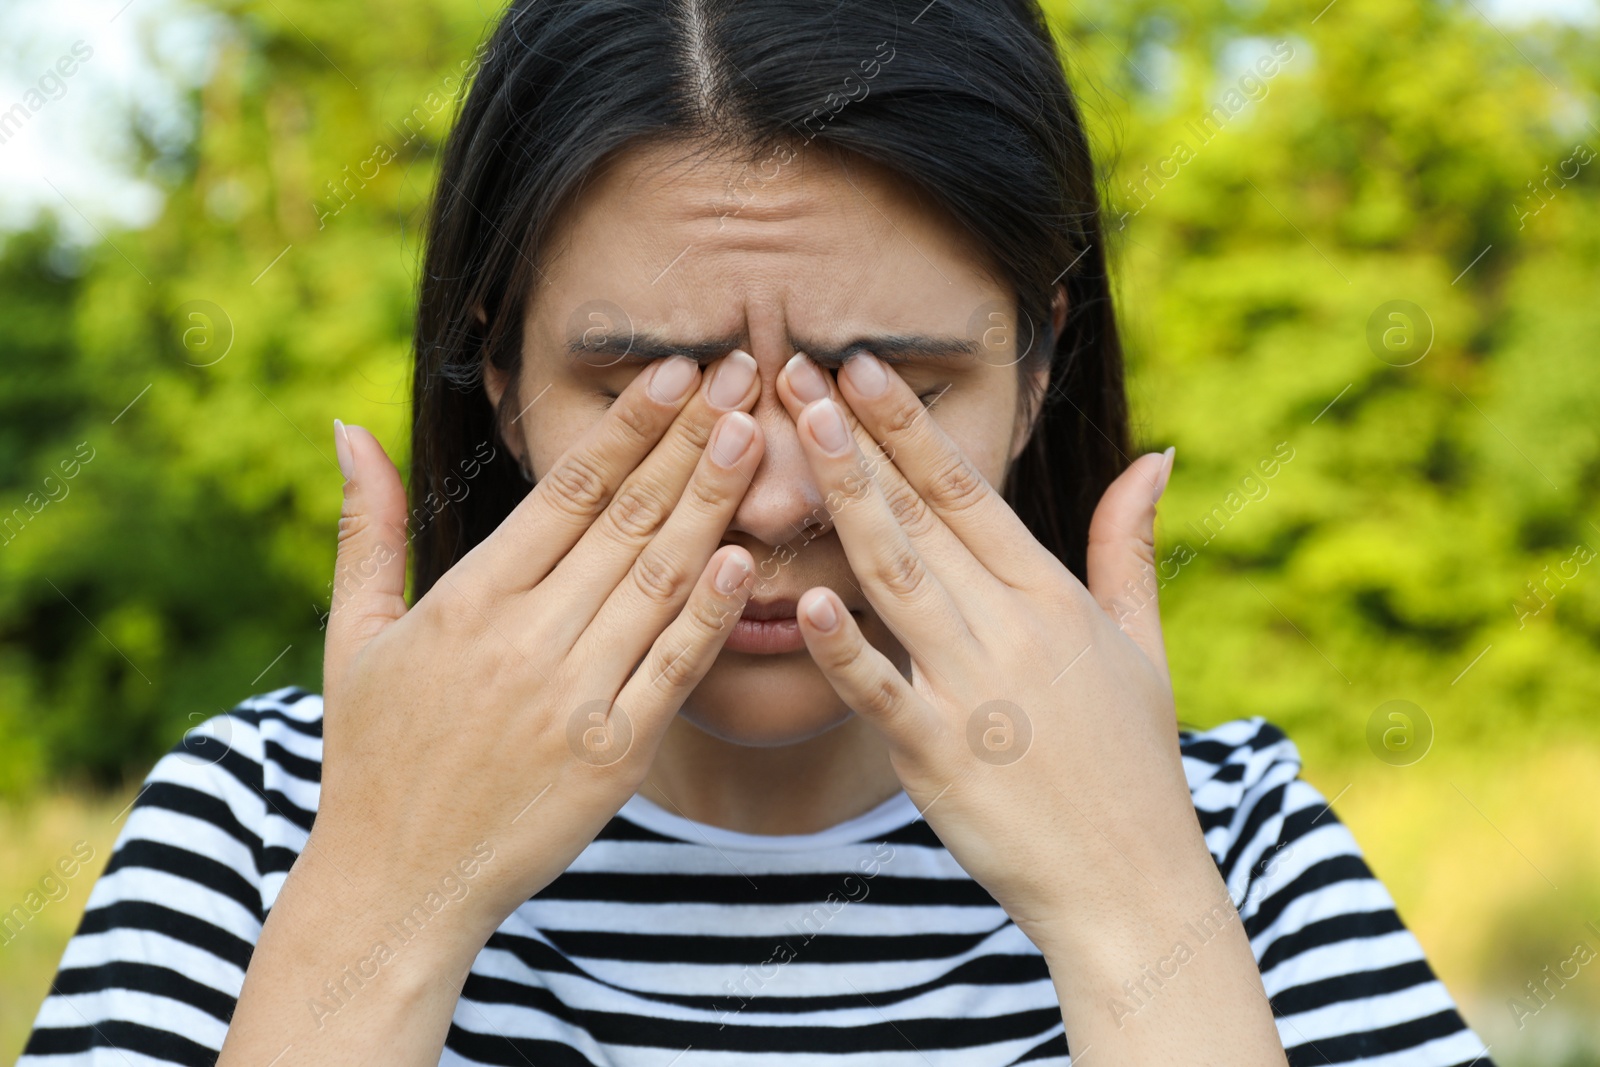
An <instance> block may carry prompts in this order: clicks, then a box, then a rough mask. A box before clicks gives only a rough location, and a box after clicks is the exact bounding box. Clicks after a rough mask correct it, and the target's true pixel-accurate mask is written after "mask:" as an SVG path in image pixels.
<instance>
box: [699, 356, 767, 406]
mask: <svg viewBox="0 0 1600 1067" xmlns="http://www.w3.org/2000/svg"><path fill="white" fill-rule="evenodd" d="M755 379H756V360H755V357H754V356H752V355H751V354H750V353H748V352H745V351H744V350H742V349H738V348H735V349H734V350H733V351H732V352H729V353H728V355H727V357H726V358H725V359H723V361H722V362H721V363H718V364H717V369H716V370H715V371H713V372H712V374H711V387H710V388H709V389H707V390H706V399H707V400H709V401H711V405H712V406H713V407H719V408H734V407H738V406H739V401H741V400H743V399H744V394H745V393H747V392H749V391H750V383H751V382H753V381H755Z"/></svg>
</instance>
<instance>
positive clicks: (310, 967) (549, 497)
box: [219, 352, 762, 1067]
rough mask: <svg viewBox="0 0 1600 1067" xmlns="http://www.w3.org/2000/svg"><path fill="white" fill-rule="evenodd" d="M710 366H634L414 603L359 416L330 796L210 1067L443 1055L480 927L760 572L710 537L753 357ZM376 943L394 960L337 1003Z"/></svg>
mask: <svg viewBox="0 0 1600 1067" xmlns="http://www.w3.org/2000/svg"><path fill="white" fill-rule="evenodd" d="M705 377H706V383H705V384H706V386H707V387H706V388H702V389H699V390H696V389H695V385H696V384H697V383H698V382H699V381H700V378H701V375H700V372H699V368H698V367H697V366H696V365H695V363H694V362H693V361H691V360H688V359H686V358H684V357H681V356H674V357H672V358H671V359H670V360H663V361H661V362H658V363H656V364H655V365H653V366H652V367H650V368H648V369H647V370H646V371H645V372H643V373H641V374H639V375H638V376H637V377H636V378H635V379H634V380H633V381H632V382H630V383H629V385H628V386H627V387H626V388H625V389H624V390H623V392H622V394H621V395H620V396H619V397H618V398H617V400H616V402H615V403H614V404H613V405H612V406H611V407H610V408H609V409H608V410H607V411H606V412H605V414H604V415H603V416H601V418H600V419H599V420H598V421H597V422H596V423H595V424H594V425H593V426H592V427H590V428H589V430H588V432H587V433H586V434H585V435H584V436H583V438H582V439H581V440H579V441H578V442H577V443H576V444H574V445H573V446H572V447H571V448H570V449H568V450H567V452H565V453H564V454H563V455H562V456H561V457H560V458H559V459H558V460H556V462H555V464H554V465H553V467H552V468H551V470H550V471H548V472H547V473H546V474H545V475H544V476H543V477H542V478H540V480H539V482H538V484H537V485H536V486H535V487H534V488H533V489H532V490H531V491H530V492H529V493H528V495H527V497H526V498H525V499H524V500H523V501H522V502H521V503H519V504H518V505H517V507H516V508H515V509H514V510H513V511H512V513H511V514H510V516H508V517H507V518H506V520H505V521H504V522H503V523H501V525H500V526H499V527H498V528H497V529H496V530H495V531H494V533H492V534H491V535H490V536H489V537H487V538H486V539H484V540H483V541H482V542H481V543H480V544H478V545H477V546H475V547H474V548H473V549H472V550H471V551H470V552H468V553H467V554H466V556H465V557H464V558H462V559H461V560H460V561H459V562H458V563H457V564H456V565H455V566H454V567H452V568H451V569H450V570H449V571H448V572H447V573H446V574H445V575H444V576H443V577H442V578H441V579H440V580H439V581H438V582H437V583H436V584H435V585H434V587H433V588H432V589H430V590H429V591H428V592H427V594H426V595H425V596H423V597H422V598H421V599H420V600H419V601H418V602H417V603H416V605H415V606H414V607H412V608H411V609H410V610H407V608H406V605H405V600H404V590H405V576H406V553H405V544H406V508H407V501H406V495H405V490H404V488H403V487H402V485H401V482H400V477H399V474H398V472H397V471H396V470H395V467H394V465H393V464H392V463H391V462H390V461H389V459H388V457H387V456H386V455H385V454H384V451H383V449H382V447H381V446H380V445H379V444H378V442H377V440H376V439H375V438H374V437H373V436H372V435H371V434H369V433H368V432H366V431H365V430H363V429H360V428H359V427H354V426H352V427H348V428H347V429H345V431H344V432H345V438H344V440H343V441H341V442H339V445H340V460H341V468H342V469H344V470H345V473H346V476H347V481H346V483H345V487H344V492H345V503H344V511H343V514H342V516H341V518H340V522H339V549H338V558H337V561H336V564H335V579H334V601H333V607H332V612H331V614H330V617H329V620H328V635H327V645H326V651H325V659H324V672H323V701H324V710H323V763H322V786H321V797H320V800H319V803H318V811H317V816H316V821H315V824H314V826H313V829H312V831H311V834H310V838H309V840H308V842H307V844H306V846H305V848H304V849H303V850H302V852H301V854H300V856H299V858H298V859H297V861H296V863H295V866H294V868H293V869H292V870H291V871H290V874H289V875H288V877H287V879H286V880H285V883H284V886H283V889H282V891H281V892H280V894H279V898H278V902H277V903H276V904H275V905H274V907H273V909H272V911H271V914H270V917H269V919H268V921H267V923H266V925H265V926H264V927H263V930H262V935H261V939H260V941H259V942H258V944H257V948H256V953H255V956H254V958H253V960H252V962H251V964H250V968H249V971H248V974H247V975H246V979H245V983H244V988H243V991H242V992H241V996H240V1001H239V1005H238V1008H237V1010H236V1012H235V1015H234V1021H233V1024H232V1025H231V1027H230V1030H229V1035H228V1042H227V1045H226V1046H225V1048H224V1051H223V1057H222V1059H221V1061H219V1062H221V1063H225V1064H226V1063H234V1062H239V1063H246V1062H254V1063H258V1064H264V1063H266V1062H268V1061H271V1060H272V1058H273V1057H274V1056H276V1055H282V1056H283V1059H282V1060H280V1061H277V1063H275V1067H287V1065H288V1064H289V1063H293V1062H322V1061H328V1062H331V1060H329V1057H331V1056H337V1055H345V1054H350V1055H354V1056H358V1057H359V1058H363V1059H364V1058H368V1057H371V1056H372V1055H373V1054H374V1053H375V1052H378V1051H379V1050H381V1051H382V1053H383V1056H382V1059H383V1061H384V1062H388V1063H410V1062H414V1063H437V1062H438V1055H439V1052H440V1050H441V1048H442V1045H443V1041H444V1036H445V1033H446V1029H447V1026H448V1023H449V1020H450V1015H451V1012H452V1011H453V1009H454V1007H455V1003H456V1000H457V998H458V996H459V994H460V990H461V985H462V982H464V980H465V977H466V974H467V971H468V970H469V969H470V967H471V964H472V961H473V959H474V958H475V957H476V955H477V954H478V952H479V950H480V949H481V948H482V947H483V945H484V943H485V941H487V940H488V938H489V936H490V935H491V934H492V933H493V932H494V930H495V929H496V928H497V927H498V926H499V925H500V924H501V923H502V922H503V921H504V920H505V918H506V917H507V916H508V915H510V913H511V912H512V911H514V910H515V909H516V908H517V906H518V905H520V904H521V903H523V902H524V901H526V900H527V899H528V898H529V897H531V896H533V895H534V894H535V893H536V892H538V891H539V890H540V889H541V888H543V887H544V886H545V885H547V884H548V883H549V882H550V881H552V880H553V879H554V878H555V877H556V876H557V875H558V874H560V873H561V872H562V871H563V870H565V869H566V867H567V866H568V865H569V864H570V863H571V862H572V860H573V859H574V858H575V857H576V856H577V855H578V853H579V852H581V851H582V850H583V849H584V848H585V847H586V846H587V845H588V844H589V843H590V842H591V841H592V840H593V839H594V837H595V835H596V834H597V833H598V832H599V831H600V829H601V828H602V827H603V826H604V825H605V824H606V822H607V821H608V820H609V819H610V818H611V817H612V816H613V815H615V814H616V812H617V810H618V809H619V808H620V807H621V806H622V804H623V803H624V802H625V801H626V800H627V799H628V798H629V797H630V796H632V795H633V793H634V791H635V790H636V789H637V788H638V786H639V784H640V783H641V781H642V780H643V778H644V775H645V773H646V771H647V770H648V769H649V766H650V763H651V760H652V759H653V757H654V754H655V750H656V747H657V745H658V743H659V741H660V738H661V736H662V734H663V732H664V731H665V729H666V727H667V724H668V723H669V722H670V720H671V719H672V717H673V716H674V715H675V714H676V712H677V710H678V708H679V707H680V706H681V705H682V704H683V702H684V700H685V698H686V697H687V696H688V694H689V693H690V691H691V690H693V689H694V687H695V686H696V685H697V684H698V683H699V681H700V679H701V678H702V677H703V676H704V675H705V673H706V671H707V670H708V669H709V668H710V666H711V664H712V662H713V661H714V660H715V659H716V656H717V653H718V652H719V650H720V649H721V647H722V643H723V641H724V640H725V639H726V636H727V634H728V632H729V631H730V630H731V628H732V625H733V623H734V622H735V621H737V619H738V617H739V613H740V611H741V610H742V608H743V605H744V601H745V598H746V597H748V595H749V593H750V589H751V587H752V583H751V581H750V576H751V575H752V573H753V570H754V561H753V560H752V559H751V557H750V554H749V553H748V552H747V551H746V550H744V549H743V548H740V547H737V546H727V547H725V548H722V549H720V550H719V549H718V548H717V546H718V544H719V543H720V542H721V540H722V537H723V534H724V533H725V532H726V530H727V528H728V525H729V523H730V522H731V520H732V516H733V512H734V510H735V509H736V508H737V507H738V505H739V502H740V500H741V499H742V497H743V495H744V492H745V489H746V488H747V487H748V486H749V484H750V482H751V480H752V478H753V477H754V476H755V469H756V466H757V464H758V463H759V462H760V460H761V454H762V442H761V435H760V433H759V432H758V430H757V427H756V423H755V420H754V419H752V418H751V417H750V416H749V415H748V414H747V413H746V412H745V411H744V410H742V409H744V408H747V407H748V406H749V405H750V403H751V402H752V401H753V400H754V398H755V396H756V392H757V390H756V386H755V361H754V360H753V359H752V358H751V357H750V356H749V355H747V354H745V353H743V352H736V353H734V354H732V355H730V356H729V357H727V358H726V359H723V360H721V361H719V362H718V363H717V364H715V365H714V366H713V368H711V369H710V371H709V372H708V374H707V375H706V376H705ZM657 382H659V383H662V384H663V385H667V386H670V385H673V384H676V385H678V386H679V387H680V388H681V389H682V392H681V393H680V394H678V395H677V396H675V397H674V396H672V393H671V390H670V388H669V389H668V390H667V391H666V393H665V395H666V396H667V397H669V398H668V399H663V398H662V397H661V396H658V395H656V393H655V392H653V391H652V389H651V386H652V383H657ZM719 387H720V388H719ZM713 396H714V397H715V399H716V401H718V403H715V404H714V403H713V402H712V399H713ZM708 442H709V445H708ZM469 872H470V874H469ZM462 887H464V888H462ZM441 902H442V903H441ZM419 908H420V909H421V910H420V911H419V910H418V909H419ZM407 918H411V919H412V922H411V923H410V924H406V923H404V921H403V920H405V919H407ZM419 918H420V919H421V920H423V921H420V922H419V921H417V919H419ZM274 920H277V921H276V922H275V921H274ZM414 929H415V930H418V931H420V932H417V933H416V934H415V935H414V937H412V938H411V939H408V940H406V941H404V942H403V943H398V942H399V938H398V936H397V934H398V933H399V932H400V931H401V930H404V931H405V932H407V933H411V932H412V931H413V930H414ZM375 942H385V943H387V944H388V946H389V947H390V948H391V949H392V950H393V951H392V953H391V954H390V955H391V956H392V958H391V959H379V960H377V961H376V962H375V963H371V964H368V965H366V966H361V967H357V968H356V969H355V970H356V974H357V976H358V980H361V984H360V986H359V987H358V988H351V987H350V983H348V982H346V983H344V987H345V988H346V989H347V991H348V992H349V995H348V997H347V998H342V997H339V996H337V995H332V996H330V995H327V994H326V993H325V991H324V983H325V982H328V981H330V980H331V981H333V982H334V983H335V984H336V986H337V985H338V982H339V978H340V976H341V973H347V972H343V968H344V967H345V966H346V965H347V964H350V963H352V962H357V961H362V962H364V961H367V960H369V959H371V958H373V957H374V956H375V955H377V954H376V953H375V952H374V949H375V947H376V946H375ZM352 955H354V957H355V959H354V960H352V959H351V958H349V957H351V956H352ZM373 970H375V971H376V973H375V974H374V975H373V977H371V978H366V977H365V975H366V972H369V971H373ZM386 982H387V983H388V984H389V985H388V991H387V992H384V991H383V987H384V985H385V983H386ZM332 992H333V993H335V994H336V993H337V992H338V990H337V988H336V989H335V990H333V991H332ZM308 995H309V996H311V997H313V998H316V997H318V996H321V997H322V1007H323V1010H321V1011H319V1010H318V1008H317V1006H316V1000H315V999H313V1000H312V1001H311V1002H310V1003H311V1010H310V1011H309V1012H308V1011H307V1003H308V1002H307V999H306V998H307V996H308ZM313 1022H314V1025H312V1024H313ZM295 1035H299V1036H295ZM285 1045H288V1046H289V1047H288V1048H287V1049H284V1050H283V1051H282V1052H280V1048H283V1046H285ZM247 1054H248V1055H247ZM262 1054H264V1055H262ZM302 1057H303V1059H302Z"/></svg>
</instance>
